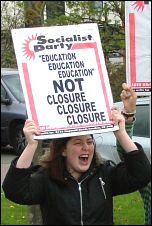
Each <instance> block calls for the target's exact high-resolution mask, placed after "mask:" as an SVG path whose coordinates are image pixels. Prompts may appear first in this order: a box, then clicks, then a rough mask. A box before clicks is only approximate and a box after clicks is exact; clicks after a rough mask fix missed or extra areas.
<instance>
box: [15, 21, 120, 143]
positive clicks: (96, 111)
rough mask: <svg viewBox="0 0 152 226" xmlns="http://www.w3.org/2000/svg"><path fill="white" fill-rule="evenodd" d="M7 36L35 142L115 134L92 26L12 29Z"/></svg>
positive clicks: (97, 39)
mask: <svg viewBox="0 0 152 226" xmlns="http://www.w3.org/2000/svg"><path fill="white" fill-rule="evenodd" d="M12 37H13V42H14V48H15V53H16V58H17V63H18V69H19V74H20V79H21V83H22V87H23V92H24V96H25V102H26V106H27V114H28V118H31V119H33V120H34V121H35V123H36V125H38V126H39V127H40V130H41V134H40V135H39V136H36V137H35V138H37V139H50V138H56V137H66V136H74V135H83V134H90V133H92V134H93V133H100V132H108V131H114V130H117V129H118V126H114V125H113V123H112V121H111V107H112V106H113V98H112V93H111V88H110V84H109V79H108V75H107V70H106V66H105V60H104V55H103V50H102V46H101V41H100V36H99V32H98V27H97V24H94V23H93V24H79V25H67V26H52V27H39V28H38V27H37V28H23V29H13V30H12Z"/></svg>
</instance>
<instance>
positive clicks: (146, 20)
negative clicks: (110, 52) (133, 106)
mask: <svg viewBox="0 0 152 226" xmlns="http://www.w3.org/2000/svg"><path fill="white" fill-rule="evenodd" d="M125 36H126V80H127V83H128V84H129V85H131V86H132V87H133V89H134V90H135V91H136V92H137V95H139V96H149V95H151V2H150V1H125Z"/></svg>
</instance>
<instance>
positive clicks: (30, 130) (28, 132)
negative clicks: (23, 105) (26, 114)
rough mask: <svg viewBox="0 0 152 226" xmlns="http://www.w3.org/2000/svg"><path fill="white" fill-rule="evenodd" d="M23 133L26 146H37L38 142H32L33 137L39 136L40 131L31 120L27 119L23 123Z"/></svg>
mask: <svg viewBox="0 0 152 226" xmlns="http://www.w3.org/2000/svg"><path fill="white" fill-rule="evenodd" d="M23 132H24V134H25V137H26V140H27V143H28V144H36V145H37V144H38V141H37V140H34V135H39V134H40V130H39V128H38V127H37V126H36V124H35V122H34V121H33V120H30V119H27V120H26V121H25V124H24V128H23Z"/></svg>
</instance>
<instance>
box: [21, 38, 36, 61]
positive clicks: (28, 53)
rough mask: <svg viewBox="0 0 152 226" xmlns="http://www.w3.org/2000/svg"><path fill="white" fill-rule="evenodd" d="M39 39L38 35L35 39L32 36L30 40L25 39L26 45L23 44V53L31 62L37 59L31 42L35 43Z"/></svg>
mask: <svg viewBox="0 0 152 226" xmlns="http://www.w3.org/2000/svg"><path fill="white" fill-rule="evenodd" d="M36 38H37V34H36V35H35V37H34V36H33V35H32V37H31V38H30V37H28V40H26V39H25V43H23V46H24V47H23V52H24V56H26V58H28V57H29V60H31V59H32V58H33V60H34V59H35V53H34V51H33V50H32V49H31V48H32V45H31V42H33V41H35V40H36Z"/></svg>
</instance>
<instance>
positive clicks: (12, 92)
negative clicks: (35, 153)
mask: <svg viewBox="0 0 152 226" xmlns="http://www.w3.org/2000/svg"><path fill="white" fill-rule="evenodd" d="M26 118H27V114H26V106H25V100H24V95H23V91H22V87H21V83H20V77H19V73H18V70H16V69H7V68H5V69H4V68H2V69H1V143H2V145H3V146H4V145H8V144H9V145H10V146H12V147H13V149H14V151H15V152H16V154H17V155H20V154H21V153H22V151H23V149H24V147H25V136H24V134H23V126H24V122H25V120H26Z"/></svg>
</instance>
